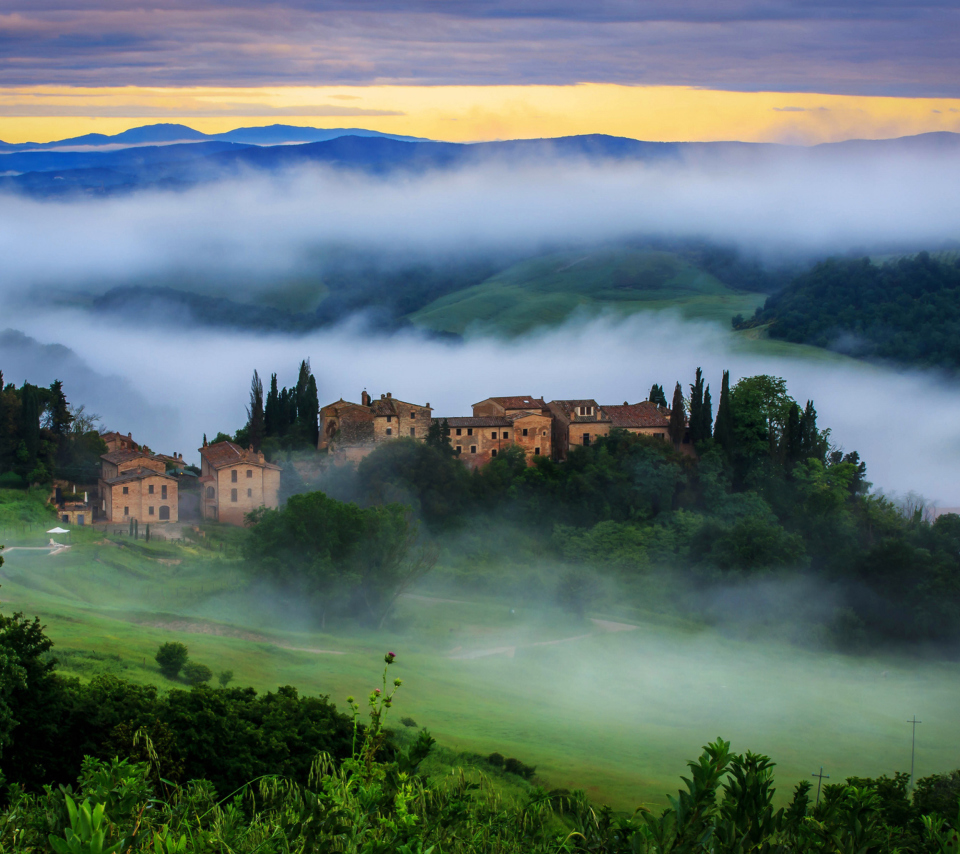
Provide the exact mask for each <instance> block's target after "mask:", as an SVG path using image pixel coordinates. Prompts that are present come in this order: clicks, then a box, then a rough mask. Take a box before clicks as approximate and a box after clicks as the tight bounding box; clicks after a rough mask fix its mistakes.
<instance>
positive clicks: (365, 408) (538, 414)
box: [319, 391, 693, 467]
mask: <svg viewBox="0 0 960 854" xmlns="http://www.w3.org/2000/svg"><path fill="white" fill-rule="evenodd" d="M472 408H473V415H471V416H449V417H447V418H440V417H437V418H433V417H432V409H431V407H430V404H429V403H427V404H425V405H423V406H420V405H419V404H415V403H408V402H405V401H401V400H398V399H397V398H395V397H393V396H392V395H391V394H389V393H388V394H385V395H381V396H380V399H379V400H373V399H371V398H370V396H369V395H368V394H367V392H366V391H364V392H363V394H362V395H361V398H360V403H352V402H350V401H346V400H343V399H342V398H341V399H340V400H338V401H336V402H335V403H331V404H329V405H327V406H324V407H323V408H322V409H321V410H320V442H319V447H320V449H321V450H327V451H329V452H330V453H331V454H332V455H333V456H334V459H335V460H337V461H354V462H356V461H359V460H361V459H363V457H365V456H366V455H367V454H369V453H370V452H371V451H373V450H374V449H375V448H376V447H377V446H378V445H379V444H381V443H383V442H385V441H389V440H390V439H396V438H401V437H410V438H414V439H417V440H419V441H423V440H425V439H426V437H427V432H428V429H429V426H430V423H431V421H432V422H433V423H437V424H442V423H443V422H446V424H447V426H448V427H449V428H450V445H451V446H452V447H453V449H454V453H456V454H457V456H459V457H460V458H461V459H462V460H463V462H464V463H465V464H467V465H469V466H472V467H476V466H482V465H485V464H486V463H488V462H490V460H492V459H494V458H495V457H496V456H497V455H498V454H501V453H503V451H504V450H505V449H506V448H509V447H512V446H516V447H519V448H522V449H523V450H524V451H525V452H526V454H527V459H528V462H529V464H531V465H532V464H533V460H534V458H535V457H538V456H545V457H550V458H552V459H554V460H557V461H563V460H565V459H566V458H567V455H568V454H569V451H570V448H571V447H575V446H578V445H580V446H588V445H590V444H591V443H593V442H595V441H596V440H597V439H598V438H600V437H601V436H606V435H608V434H609V433H610V431H611V430H614V429H621V430H626V431H628V432H630V433H635V434H638V435H646V436H653V437H656V438H660V439H662V440H664V441H666V440H667V430H668V427H669V424H670V412H669V410H667V409H664V408H661V407H658V406H657V405H656V404H654V403H651V402H650V401H643V402H641V403H634V404H631V403H627V402H624V403H623V404H622V405H621V404H616V405H614V404H611V405H609V406H602V405H600V404H598V403H597V402H596V400H593V399H587V400H552V401H550V402H549V403H547V402H546V401H545V400H544V399H543V398H542V397H531V396H529V395H515V396H509V397H488V398H486V399H485V400H481V401H479V402H478V403H475V404H473V407H472ZM681 451H683V452H685V453H693V446H692V445H691V444H690V439H689V435H687V436H685V437H684V441H683V444H682V445H681Z"/></svg>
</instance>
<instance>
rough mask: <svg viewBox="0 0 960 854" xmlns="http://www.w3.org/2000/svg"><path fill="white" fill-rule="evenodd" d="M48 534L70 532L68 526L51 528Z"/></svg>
mask: <svg viewBox="0 0 960 854" xmlns="http://www.w3.org/2000/svg"><path fill="white" fill-rule="evenodd" d="M47 533H48V534H69V533H70V532H69V531H68V530H67V529H66V528H51V529H50V530H49V531H47Z"/></svg>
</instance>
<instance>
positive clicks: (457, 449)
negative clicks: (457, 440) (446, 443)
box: [453, 445, 463, 454]
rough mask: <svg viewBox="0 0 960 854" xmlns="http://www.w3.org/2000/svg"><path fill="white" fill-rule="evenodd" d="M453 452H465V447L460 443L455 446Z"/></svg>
mask: <svg viewBox="0 0 960 854" xmlns="http://www.w3.org/2000/svg"><path fill="white" fill-rule="evenodd" d="M453 452H454V453H455V454H460V453H463V448H461V447H460V446H459V445H457V447H456V448H454V451H453Z"/></svg>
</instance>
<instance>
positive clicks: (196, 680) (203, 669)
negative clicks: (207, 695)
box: [183, 661, 213, 685]
mask: <svg viewBox="0 0 960 854" xmlns="http://www.w3.org/2000/svg"><path fill="white" fill-rule="evenodd" d="M183 678H184V680H186V682H187V683H188V684H189V685H203V683H204V682H209V681H210V680H211V679H213V671H212V670H211V669H210V668H209V667H207V665H206V664H198V663H197V662H196V661H188V662H187V663H186V664H185V665H184V666H183Z"/></svg>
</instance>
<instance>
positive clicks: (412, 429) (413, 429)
mask: <svg viewBox="0 0 960 854" xmlns="http://www.w3.org/2000/svg"><path fill="white" fill-rule="evenodd" d="M410 435H411V436H416V435H417V428H416V427H411V428H410Z"/></svg>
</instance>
